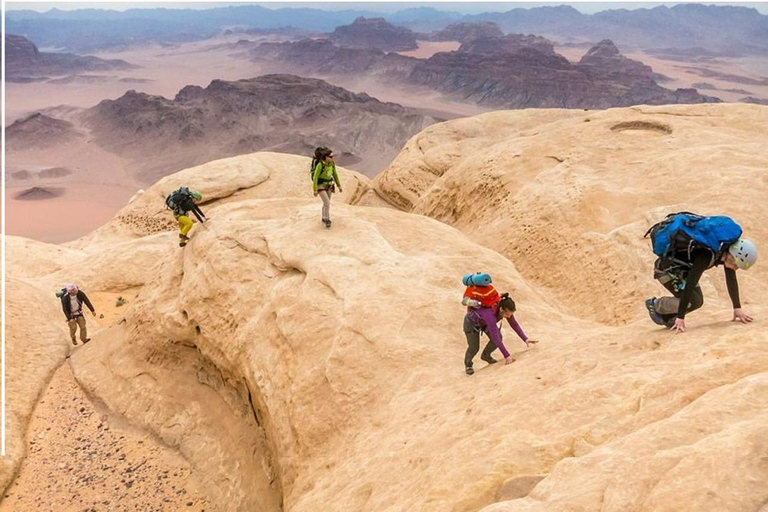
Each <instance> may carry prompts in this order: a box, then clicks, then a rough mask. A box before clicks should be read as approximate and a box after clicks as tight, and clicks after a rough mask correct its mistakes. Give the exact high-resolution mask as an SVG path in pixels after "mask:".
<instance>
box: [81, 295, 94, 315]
mask: <svg viewBox="0 0 768 512" xmlns="http://www.w3.org/2000/svg"><path fill="white" fill-rule="evenodd" d="M82 294H83V302H85V305H86V306H88V309H90V310H91V313H95V312H96V309H95V308H94V307H93V304H91V301H90V300H89V299H88V296H87V295H86V294H85V292H82Z"/></svg>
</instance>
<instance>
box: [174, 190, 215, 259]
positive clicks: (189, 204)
mask: <svg viewBox="0 0 768 512" xmlns="http://www.w3.org/2000/svg"><path fill="white" fill-rule="evenodd" d="M202 199H203V195H202V194H201V193H200V192H199V191H197V190H195V191H194V192H192V191H190V190H189V189H188V188H187V187H180V188H178V189H177V190H174V191H173V192H171V193H170V194H169V195H168V197H166V198H165V205H166V206H167V207H168V208H170V209H171V211H172V212H173V217H174V218H175V219H176V220H177V221H178V223H179V247H185V246H186V245H187V242H188V241H189V236H188V234H189V230H191V229H192V226H193V225H194V223H195V221H194V220H192V219H191V218H190V217H189V216H188V215H187V214H188V213H189V212H190V211H191V212H192V213H194V214H195V217H197V220H199V221H200V223H204V222H205V214H204V213H203V211H202V210H201V209H200V208H199V207H198V206H197V205H198V203H199V202H200V201H201V200H202Z"/></svg>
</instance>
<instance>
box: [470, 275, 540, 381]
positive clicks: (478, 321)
mask: <svg viewBox="0 0 768 512" xmlns="http://www.w3.org/2000/svg"><path fill="white" fill-rule="evenodd" d="M463 282H464V284H465V285H466V286H467V289H466V290H465V292H464V298H463V299H462V301H461V303H462V305H464V306H467V314H466V315H465V316H464V335H465V336H466V337H467V352H466V354H465V355H464V367H465V371H466V372H467V375H472V374H474V373H475V370H474V368H473V367H472V359H474V357H475V356H476V355H477V352H478V351H479V350H480V333H481V332H484V333H485V334H486V335H488V337H489V338H490V341H488V343H487V344H486V345H485V348H484V349H483V353H482V354H481V355H480V359H482V360H483V361H485V362H486V363H488V364H494V363H496V362H497V361H496V359H494V358H493V357H492V356H491V354H492V353H493V351H494V350H496V349H497V348H498V349H499V350H501V353H502V355H503V356H504V361H505V363H504V364H510V363H513V362H515V359H514V358H513V357H512V356H511V355H510V354H509V352H508V351H507V349H506V347H505V346H504V343H503V342H502V335H501V329H500V328H499V325H497V322H499V321H501V320H503V319H506V320H507V322H508V323H509V325H510V327H512V329H514V331H515V332H516V333H517V335H518V336H520V339H521V340H523V343H525V344H526V346H529V345H532V344H535V343H538V341H536V340H532V339H529V338H528V336H526V335H525V332H523V328H522V327H520V324H519V323H518V322H517V320H516V319H515V311H516V310H517V307H516V305H515V301H513V300H512V299H511V298H510V296H509V294H508V293H502V294H501V295H499V294H498V292H496V289H495V288H493V286H491V276H489V275H488V274H480V273H478V274H475V275H469V276H464V279H463ZM494 301H495V303H492V302H494Z"/></svg>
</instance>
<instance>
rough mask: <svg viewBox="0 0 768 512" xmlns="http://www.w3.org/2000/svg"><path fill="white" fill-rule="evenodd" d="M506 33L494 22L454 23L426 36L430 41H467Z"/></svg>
mask: <svg viewBox="0 0 768 512" xmlns="http://www.w3.org/2000/svg"><path fill="white" fill-rule="evenodd" d="M503 35H504V33H503V32H502V31H501V29H500V28H499V26H498V25H497V24H495V23H493V22H490V21H485V22H478V23H452V24H450V25H448V26H447V27H445V28H444V29H443V30H440V31H438V32H433V33H431V34H429V35H428V37H425V39H428V40H429V41H460V42H462V43H466V42H468V41H471V40H472V39H477V38H479V37H485V38H488V37H501V36H503Z"/></svg>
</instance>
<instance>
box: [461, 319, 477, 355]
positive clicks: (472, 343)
mask: <svg viewBox="0 0 768 512" xmlns="http://www.w3.org/2000/svg"><path fill="white" fill-rule="evenodd" d="M464 335H465V336H466V337H467V352H466V354H464V366H467V367H471V366H472V359H473V358H474V357H475V356H476V355H477V352H478V351H479V350H480V333H479V332H477V330H476V329H475V326H474V325H472V322H470V321H469V320H467V318H466V317H464Z"/></svg>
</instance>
